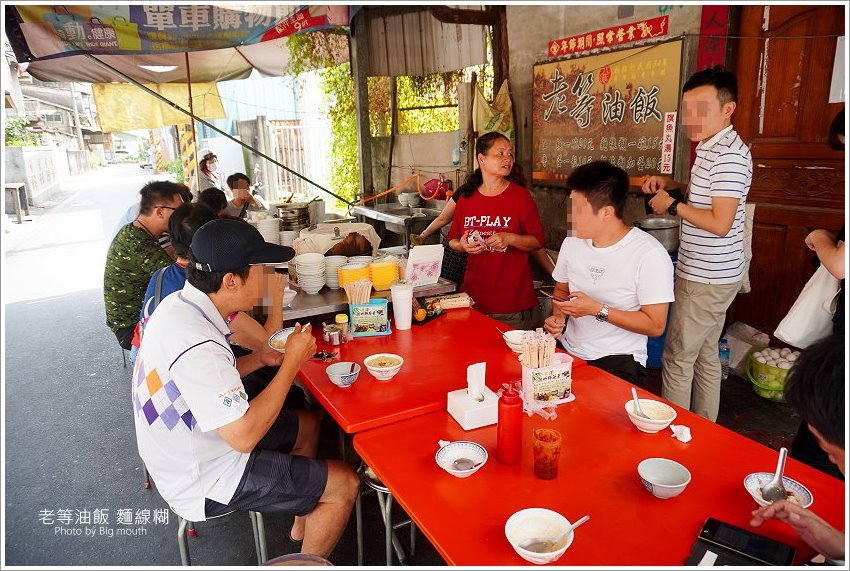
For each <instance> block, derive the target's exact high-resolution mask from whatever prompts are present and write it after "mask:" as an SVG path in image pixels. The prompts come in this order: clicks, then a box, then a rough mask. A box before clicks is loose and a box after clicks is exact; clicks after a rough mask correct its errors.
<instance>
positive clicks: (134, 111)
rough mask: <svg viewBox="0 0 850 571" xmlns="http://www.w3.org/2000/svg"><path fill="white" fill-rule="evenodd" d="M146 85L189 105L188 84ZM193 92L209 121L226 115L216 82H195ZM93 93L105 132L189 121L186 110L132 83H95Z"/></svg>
mask: <svg viewBox="0 0 850 571" xmlns="http://www.w3.org/2000/svg"><path fill="white" fill-rule="evenodd" d="M145 87H147V88H148V89H151V90H153V91H155V92H157V93H159V94H160V95H162V96H163V97H165V98H166V99H168V100H169V101H173V102H174V103H176V104H178V105H180V106H181V107H183V108H184V109H189V108H190V104H189V91H190V88H189V86H188V85H187V84H185V83H158V84H153V83H151V84H147V85H146V86H145ZM191 92H192V105H191V107H192V108H193V110H194V112H195V115H197V116H198V117H200V118H201V119H205V120H207V121H209V120H212V119H224V118H226V114H225V112H224V105H223V104H222V102H221V98H220V97H219V95H218V87H217V86H216V84H215V83H193V84H192V86H191ZM92 96H93V97H94V102H95V105H96V106H97V116H98V124H99V125H100V129H101V130H102V131H103V132H104V133H115V132H120V131H131V130H133V129H155V128H157V127H161V126H163V125H179V124H181V123H185V122H186V115H185V114H184V113H181V112H180V111H177V110H176V109H175V108H174V107H172V106H170V105H166V104H165V103H162V102H161V101H159V100H158V99H156V98H154V97H151V96H150V95H149V94H147V93H145V92H144V91H142V90H140V89H139V88H138V87H136V86H134V85H130V84H129V83H92Z"/></svg>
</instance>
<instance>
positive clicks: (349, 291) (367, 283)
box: [342, 279, 372, 305]
mask: <svg viewBox="0 0 850 571" xmlns="http://www.w3.org/2000/svg"><path fill="white" fill-rule="evenodd" d="M342 288H343V289H344V290H345V295H346V296H348V303H349V304H354V305H362V304H364V303H369V296H370V295H372V280H365V279H364V280H357V281H353V282H349V283H347V284H344V285H343V286H342Z"/></svg>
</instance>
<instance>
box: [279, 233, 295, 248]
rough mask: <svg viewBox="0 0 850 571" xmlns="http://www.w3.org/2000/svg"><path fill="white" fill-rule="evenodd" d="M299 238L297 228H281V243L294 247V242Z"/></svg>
mask: <svg viewBox="0 0 850 571" xmlns="http://www.w3.org/2000/svg"><path fill="white" fill-rule="evenodd" d="M296 238H298V231H297V230H281V231H280V244H281V246H289V247H292V242H293V241H295V239H296Z"/></svg>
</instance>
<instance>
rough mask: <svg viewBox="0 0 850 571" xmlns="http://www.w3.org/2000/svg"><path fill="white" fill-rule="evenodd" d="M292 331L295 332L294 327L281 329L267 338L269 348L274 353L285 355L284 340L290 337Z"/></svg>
mask: <svg viewBox="0 0 850 571" xmlns="http://www.w3.org/2000/svg"><path fill="white" fill-rule="evenodd" d="M293 331H295V328H294V327H287V328H286V329H281V330H280V331H277V332H275V333H274V334H272V336H271V337H269V347H271V348H272V349H274V350H275V351H280V352H281V353H285V352H286V349H285V347H286V340H287V339H288V338H289V336H290V335H292V332H293Z"/></svg>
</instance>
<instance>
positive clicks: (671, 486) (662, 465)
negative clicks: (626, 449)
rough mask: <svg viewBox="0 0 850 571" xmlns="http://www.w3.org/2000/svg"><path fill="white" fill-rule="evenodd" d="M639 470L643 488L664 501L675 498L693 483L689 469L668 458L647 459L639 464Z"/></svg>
mask: <svg viewBox="0 0 850 571" xmlns="http://www.w3.org/2000/svg"><path fill="white" fill-rule="evenodd" d="M637 470H638V476H640V481H641V483H642V484H643V487H644V488H646V490H647V491H648V492H649V493H650V494H652V495H653V496H655V497H656V498H661V499H662V500H666V499H668V498H675V497H676V496H678V495H679V494H681V493H682V492H683V491H685V488H686V487H687V486H688V483H689V482H690V481H691V473H690V472H689V471H688V469H687V468H685V467H684V466H682V465H681V464H679V463H678V462H674V461H673V460H668V459H667V458H647V459H646V460H643V461H642V462H641V463H640V464H638V468H637Z"/></svg>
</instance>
